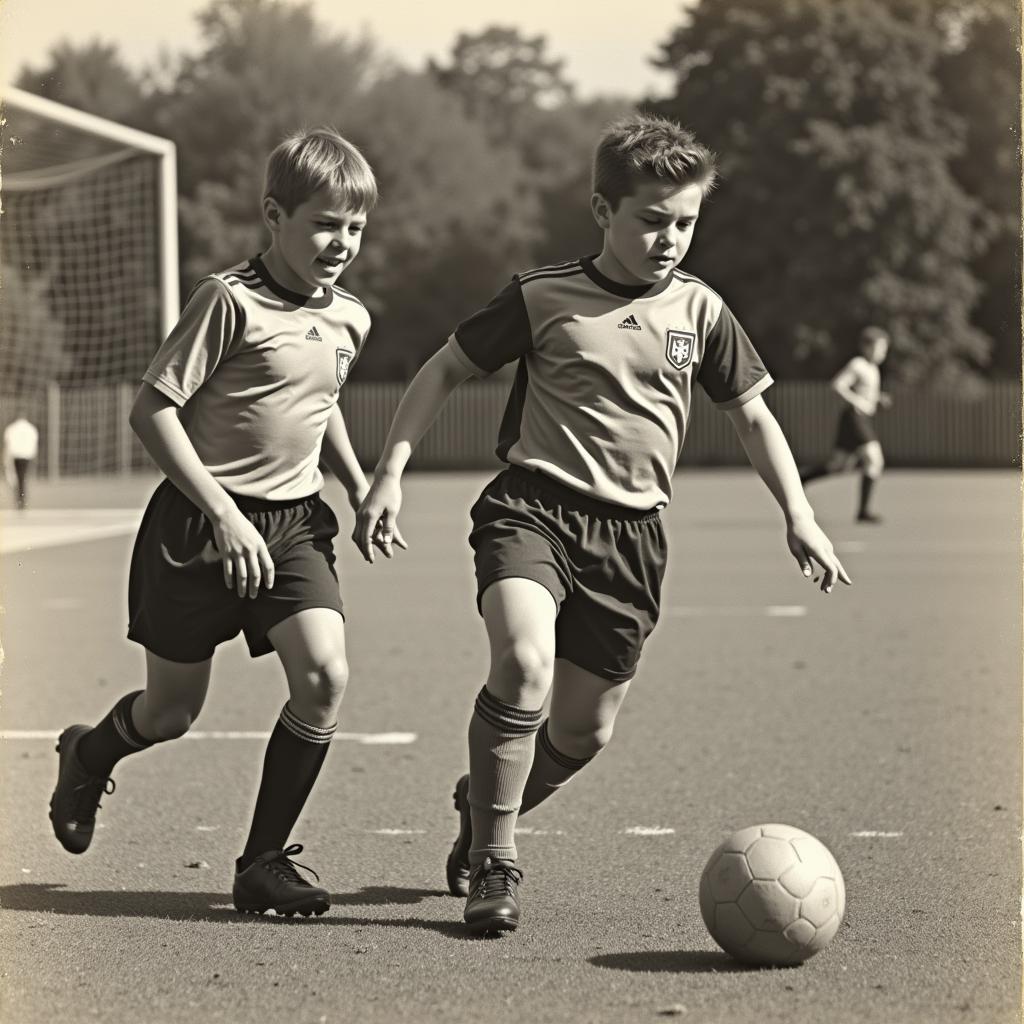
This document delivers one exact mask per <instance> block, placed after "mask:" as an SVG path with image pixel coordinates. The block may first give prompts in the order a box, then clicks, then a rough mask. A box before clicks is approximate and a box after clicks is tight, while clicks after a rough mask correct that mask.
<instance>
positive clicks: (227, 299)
mask: <svg viewBox="0 0 1024 1024" xmlns="http://www.w3.org/2000/svg"><path fill="white" fill-rule="evenodd" d="M243 327H244V323H243V317H242V312H241V310H240V309H239V308H238V306H237V305H236V304H235V302H234V300H233V299H232V298H231V295H230V293H229V292H228V289H227V288H226V287H225V286H224V285H223V284H221V282H219V281H218V280H217V279H216V278H206V279H204V280H203V281H200V282H199V284H198V285H196V287H195V289H193V291H192V294H191V295H190V296H189V299H188V302H187V303H186V304H185V308H184V310H182V313H181V318H180V319H179V320H178V322H177V323H176V324H175V325H174V328H173V330H172V331H171V333H170V334H169V335H168V336H167V339H166V341H164V343H163V344H162V345H161V346H160V348H159V349H158V350H157V353H156V355H155V356H154V357H153V361H152V363H150V365H149V369H148V370H147V371H146V372H145V373H144V374H143V377H142V379H143V380H144V381H145V382H146V383H147V384H151V385H152V386H153V387H155V388H156V389H157V390H158V391H160V392H161V393H162V394H164V395H166V396H167V397H168V398H170V399H171V401H173V402H175V403H176V404H177V405H184V404H185V403H186V402H187V401H188V400H189V399H190V398H191V397H192V396H193V395H194V394H195V393H196V391H198V390H199V388H200V387H202V386H203V384H205V383H206V381H207V380H209V379H210V376H211V375H212V374H213V371H214V370H216V369H217V366H218V365H219V364H220V362H221V361H222V360H223V359H224V358H225V357H226V356H227V355H228V354H229V353H230V350H231V348H232V346H233V345H234V344H235V343H236V342H237V341H238V340H239V338H241V335H242V330H243Z"/></svg>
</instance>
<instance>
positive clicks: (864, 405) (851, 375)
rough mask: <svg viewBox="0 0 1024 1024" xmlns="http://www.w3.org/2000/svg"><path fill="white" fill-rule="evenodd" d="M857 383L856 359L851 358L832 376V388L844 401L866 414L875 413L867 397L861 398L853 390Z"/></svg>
mask: <svg viewBox="0 0 1024 1024" xmlns="http://www.w3.org/2000/svg"><path fill="white" fill-rule="evenodd" d="M856 383H857V371H856V369H854V361H853V360H852V359H851V360H850V361H849V362H848V363H847V364H846V365H845V366H844V367H843V368H842V369H841V370H840V371H839V372H838V373H837V374H836V375H835V376H834V377H833V378H832V390H833V391H834V392H835V393H836V394H837V395H838V396H839V397H840V398H841V399H842V400H843V401H844V402H846V404H847V405H852V406H853V407H854V409H856V410H857V411H858V412H862V413H864V415H865V416H871V415H873V414H874V411H875V410H874V409H872V408H871V403H870V402H868V401H867V400H866V399H864V398H861V396H860V395H858V394H857V393H856V392H855V391H854V390H853V385H854V384H856Z"/></svg>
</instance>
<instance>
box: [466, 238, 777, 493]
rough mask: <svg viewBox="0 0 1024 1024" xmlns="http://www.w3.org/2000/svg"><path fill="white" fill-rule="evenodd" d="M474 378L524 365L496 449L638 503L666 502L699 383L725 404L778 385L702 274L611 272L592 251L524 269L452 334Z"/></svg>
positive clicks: (572, 482)
mask: <svg viewBox="0 0 1024 1024" xmlns="http://www.w3.org/2000/svg"><path fill="white" fill-rule="evenodd" d="M448 344H449V346H450V347H451V350H452V352H453V353H454V355H455V357H456V358H457V359H458V360H459V361H460V362H461V363H462V365H463V366H464V367H465V368H466V369H467V370H468V371H469V372H471V373H472V374H474V375H476V376H480V377H482V376H486V375H488V374H490V373H493V372H494V371H495V370H497V369H498V368H499V367H501V366H503V365H505V364H506V363H510V362H512V361H513V360H518V361H519V366H518V370H517V373H516V378H515V382H514V384H513V385H512V391H511V394H510V395H509V400H508V405H507V407H506V409H505V415H504V417H503V420H502V423H501V427H500V430H499V439H498V447H497V455H498V457H499V458H500V459H502V460H503V461H505V462H509V463H513V464H515V465H519V466H524V467H526V468H529V469H536V470H540V471H541V472H543V473H546V474H548V475H549V476H551V477H553V478H554V479H556V480H558V481H559V482H561V483H563V484H565V485H566V486H568V487H572V488H574V489H575V490H577V491H580V492H582V493H584V494H588V495H591V496H592V497H595V498H599V499H601V500H603V501H608V502H613V503H615V504H618V505H624V506H626V507H628V508H631V509H647V508H653V507H655V506H657V505H662V504H666V503H667V502H668V501H669V500H670V499H671V497H672V474H673V472H674V470H675V466H676V463H677V461H678V459H679V454H680V452H681V450H682V446H683V441H684V439H685V437H686V426H687V422H688V420H689V416H690V406H691V398H692V392H693V384H694V381H698V382H699V383H700V384H701V386H702V387H703V388H704V390H705V391H706V392H707V393H708V395H709V396H710V397H711V400H712V401H713V402H714V403H715V404H716V405H717V406H718V407H719V408H721V409H730V408H733V407H735V406H739V405H742V404H743V403H744V402H747V401H749V400H750V399H751V398H753V397H755V396H756V395H759V394H760V393H761V392H762V391H764V390H765V389H766V388H767V387H768V386H769V385H770V384H771V382H772V379H771V377H770V376H769V374H768V371H767V370H766V369H765V367H764V364H763V363H762V362H761V360H760V358H759V357H758V355H757V352H756V351H755V350H754V347H753V345H752V344H751V342H750V339H749V338H748V337H747V335H746V334H745V333H744V331H743V328H742V327H741V326H740V325H739V323H738V322H737V321H736V318H735V317H734V316H733V315H732V313H731V312H730V311H729V309H728V307H727V306H726V305H725V303H724V302H723V301H722V299H721V298H720V297H719V296H718V295H717V294H716V293H715V292H714V291H712V290H711V289H710V288H709V287H708V286H707V285H706V284H704V282H703V281H701V280H699V279H698V278H696V277H693V276H692V275H691V274H686V273H683V272H682V271H680V270H674V271H673V272H672V273H671V274H670V275H669V276H668V277H667V278H666V279H665V280H663V281H659V282H657V283H656V284H653V285H638V286H632V285H625V284H619V283H617V282H615V281H611V280H609V279H608V278H606V277H605V276H604V275H603V274H601V273H600V272H599V271H598V270H597V268H596V267H595V266H594V263H593V258H592V257H587V258H584V259H581V260H573V261H571V262H569V263H563V264H560V265H558V266H553V267H544V268H541V269H539V270H533V271H530V272H528V273H525V274H519V275H517V276H516V277H514V278H513V279H512V281H511V282H510V283H509V284H508V285H507V286H506V287H505V288H504V289H503V290H502V291H501V292H500V293H499V294H498V295H497V296H496V297H495V298H494V299H493V300H492V301H491V303H490V304H489V305H488V306H486V307H485V308H484V309H482V310H480V311H479V312H478V313H476V314H474V315H473V316H471V317H470V318H469V319H468V320H465V321H463V322H462V323H461V324H460V325H459V326H458V327H457V328H456V329H455V332H454V334H453V335H452V337H451V338H450V339H449V341H448Z"/></svg>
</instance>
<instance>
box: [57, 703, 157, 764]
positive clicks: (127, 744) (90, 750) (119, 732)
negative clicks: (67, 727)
mask: <svg viewBox="0 0 1024 1024" xmlns="http://www.w3.org/2000/svg"><path fill="white" fill-rule="evenodd" d="M141 695H142V690H133V691H132V692H131V693H126V694H125V695H124V696H123V697H122V698H121V699H120V700H119V701H118V702H117V703H116V704H115V705H114V706H113V707H112V708H111V709H110V711H109V712H107V716H106V718H104V719H103V721H101V722H100V723H99V724H98V725H96V726H95V727H94V728H92V729H90V730H89V731H88V732H87V733H86V734H85V735H84V736H83V737H82V738H81V739H80V740H79V741H78V749H77V751H76V752H77V754H78V760H79V761H80V762H81V764H82V767H83V768H84V769H85V770H86V771H87V772H88V773H89V774H90V775H99V776H101V777H106V776H107V775H109V774H110V773H111V772H112V771H113V770H114V765H115V764H117V762H118V761H120V760H121V758H122V757H127V756H128V755H129V754H137V753H138V752H139V751H140V750H145V749H146V748H147V747H151V746H153V744H154V743H155V742H156V741H155V740H148V739H146V737H145V736H143V735H142V734H141V733H140V732H139V730H138V729H136V728H135V725H134V723H133V722H132V705H133V704H134V703H135V698H136V697H140V696H141Z"/></svg>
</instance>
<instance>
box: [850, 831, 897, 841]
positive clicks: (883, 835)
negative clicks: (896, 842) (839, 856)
mask: <svg viewBox="0 0 1024 1024" xmlns="http://www.w3.org/2000/svg"><path fill="white" fill-rule="evenodd" d="M850 835H851V836H853V837H854V838H856V839H899V837H900V836H901V835H903V833H902V832H873V831H871V830H870V829H866V830H865V831H863V832H851V833H850Z"/></svg>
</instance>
